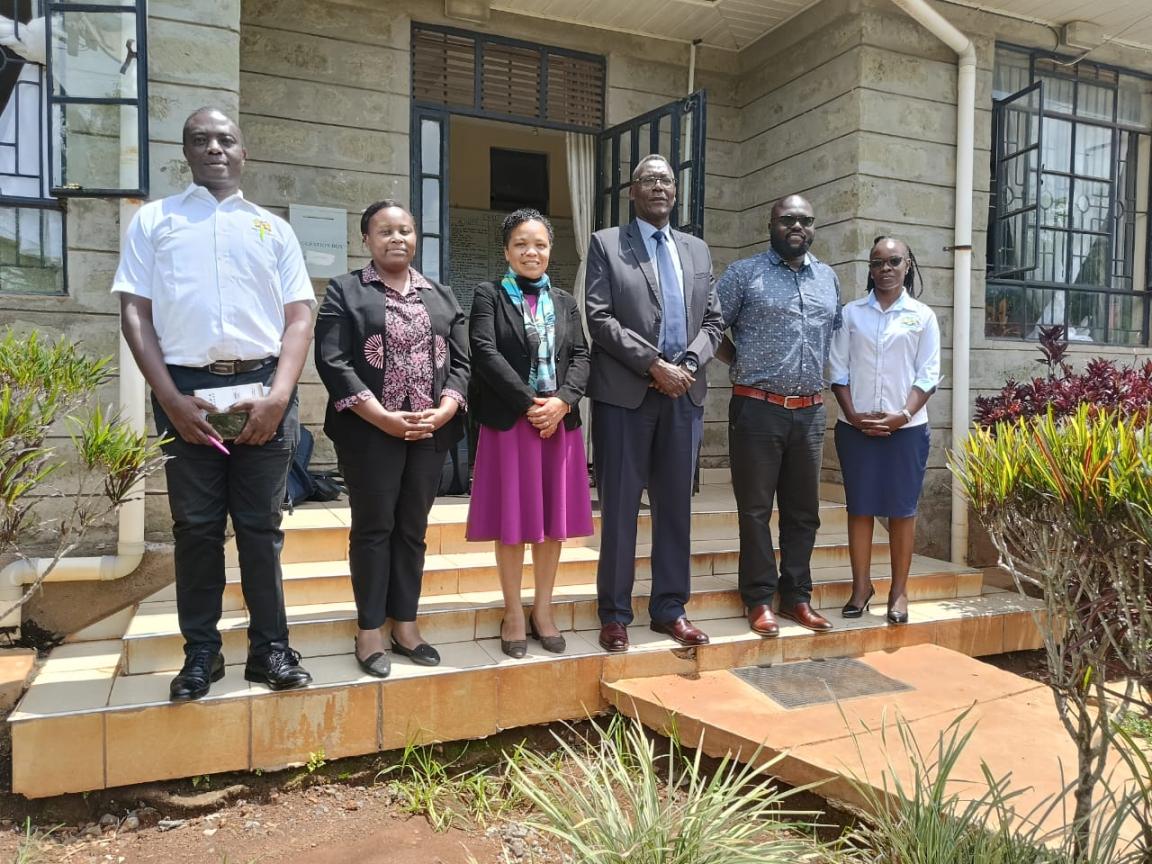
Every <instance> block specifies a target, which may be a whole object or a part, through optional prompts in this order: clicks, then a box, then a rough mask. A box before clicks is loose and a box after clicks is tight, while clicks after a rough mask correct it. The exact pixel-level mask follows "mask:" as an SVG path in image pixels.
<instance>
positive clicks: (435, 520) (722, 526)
mask: <svg viewBox="0 0 1152 864" xmlns="http://www.w3.org/2000/svg"><path fill="white" fill-rule="evenodd" d="M692 510H693V512H692V537H693V539H695V540H713V539H728V538H734V537H737V536H739V524H738V519H737V513H736V505H735V502H734V501H733V499H732V494H731V490H730V489H729V488H728V487H706V491H704V492H701V493H700V494H699V495H697V496H696V498H694V499H693V504H692ZM467 519H468V499H466V498H441V499H438V500H437V503H436V505H435V506H434V507H433V508H432V512H431V513H430V514H429V520H428V532H427V534H426V535H425V542H426V543H427V544H428V552H429V553H431V554H442V555H454V554H459V553H470V552H475V551H477V550H478V549H482V548H485V547H490V546H491V544H490V543H471V542H469V541H468V540H467V539H466V538H465V536H464V533H465V528H466V523H467ZM820 522H821V530H823V531H826V532H830V533H837V534H844V533H846V532H847V530H848V524H847V513H846V511H845V509H844V505H843V504H838V503H836V502H833V501H826V502H822V503H821V507H820ZM351 524H352V519H351V512H350V511H349V509H348V507H347V506H345V505H337V506H325V505H319V506H316V505H310V506H308V507H307V508H303V507H302V508H299V509H297V510H296V512H294V513H292V514H287V515H285V517H284V550H283V552H282V554H281V561H282V562H283V563H285V564H289V563H302V562H309V561H333V560H338V559H342V558H347V557H348V531H349V527H350V526H351ZM593 525H594V527H595V529H596V533H595V534H594V535H593V536H592V537H582V538H575V539H573V540H572V541H570V543H569V544H567V545H570V546H577V545H579V546H592V547H595V546H598V545H599V542H600V540H599V536H600V511H599V509H598V508H597V509H594V511H593ZM777 526H778V514H777V513H775V512H774V513H773V514H772V530H773V532H776V531H777ZM636 529H637V542H638V543H642V544H643V543H651V542H652V518H651V514H650V513H649V512H648V511H647V510H642V511H641V513H640V516H639V518H638V519H637V523H636ZM225 554H226V560H227V562H228V564H229V566H235V565H236V564H237V558H236V549H235V543H234V542H233V541H232V540H229V542H228V544H227V547H226V549H225Z"/></svg>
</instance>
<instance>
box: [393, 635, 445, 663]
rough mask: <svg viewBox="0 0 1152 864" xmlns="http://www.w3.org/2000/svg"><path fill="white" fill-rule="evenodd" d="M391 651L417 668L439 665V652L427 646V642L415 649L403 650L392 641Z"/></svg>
mask: <svg viewBox="0 0 1152 864" xmlns="http://www.w3.org/2000/svg"><path fill="white" fill-rule="evenodd" d="M392 650H393V651H395V652H396V653H397V654H399V655H400V656H401V657H407V658H408V659H409V660H411V661H412V662H413V663H415V664H416V665H417V666H439V665H440V652H439V651H437V650H436V649H435V648H433V647H432V646H431V645H429V644H428V643H427V642H421V643H420V644H419V645H417V646H416V647H415V648H405V647H404V646H403V645H401V644H400V643H399V642H397V641H396V640H395V639H393V640H392Z"/></svg>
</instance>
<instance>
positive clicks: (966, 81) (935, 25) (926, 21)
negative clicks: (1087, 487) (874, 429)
mask: <svg viewBox="0 0 1152 864" xmlns="http://www.w3.org/2000/svg"><path fill="white" fill-rule="evenodd" d="M892 2H893V3H895V4H896V5H897V6H899V7H900V8H901V9H903V10H904V11H905V12H907V13H908V14H909V15H910V16H911V17H912V18H914V19H915V20H916V21H917V22H919V24H920V25H921V26H923V27H924V28H925V29H927V30H928V31H930V32H931V33H932V35H934V36H936V37H937V38H938V39H940V41H942V42H944V43H945V44H946V45H947V46H948V47H949V48H951V49H952V50H953V51H955V52H956V55H957V60H956V67H957V68H956V73H957V74H956V213H955V225H956V235H955V240H954V241H953V247H952V256H953V257H952V450H953V452H959V450H960V448H961V447H962V446H963V444H964V439H965V438H967V437H968V429H969V425H970V423H971V412H970V410H969V402H970V398H971V393H970V389H971V382H970V376H969V372H970V369H971V363H972V164H973V150H974V147H975V128H976V49H975V48H974V47H973V46H972V40H971V39H969V38H968V37H967V36H965V35H964V34H963V33H961V32H960V31H959V30H957V29H956V28H955V27H954V26H953V25H952V24H951V23H950V22H949V21H948V20H947V19H946V18H945V17H944V16H943V15H941V14H940V13H939V12H937V11H936V10H935V9H933V8H932V7H931V6H929V5H928V3H927V2H926V0H892ZM967 552H968V502H967V500H966V499H965V497H964V491H963V487H962V486H961V485H960V481H959V479H958V478H957V477H956V476H955V475H953V476H952V560H953V562H955V563H957V564H963V563H965V557H966V555H967Z"/></svg>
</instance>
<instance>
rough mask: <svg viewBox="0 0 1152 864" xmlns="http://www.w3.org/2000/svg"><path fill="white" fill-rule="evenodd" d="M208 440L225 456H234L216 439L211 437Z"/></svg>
mask: <svg viewBox="0 0 1152 864" xmlns="http://www.w3.org/2000/svg"><path fill="white" fill-rule="evenodd" d="M208 440H209V441H211V442H212V446H213V447H215V448H216V449H217V450H219V451H220V452H221V453H223V454H224V455H225V456H231V455H232V454H231V453H229V452H228V448H227V447H225V446H224V445H223V444H222V443H221V442H219V441H217V440H216V439H215V438H212V437H211V436H209V438H208Z"/></svg>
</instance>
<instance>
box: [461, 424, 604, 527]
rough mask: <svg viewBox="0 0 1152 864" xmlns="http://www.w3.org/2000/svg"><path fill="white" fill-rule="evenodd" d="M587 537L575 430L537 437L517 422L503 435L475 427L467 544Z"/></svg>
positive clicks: (588, 512) (584, 468) (588, 515)
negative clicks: (478, 435)
mask: <svg viewBox="0 0 1152 864" xmlns="http://www.w3.org/2000/svg"><path fill="white" fill-rule="evenodd" d="M590 534H592V500H591V497H590V495H589V492H588V461H587V458H586V457H585V455H584V438H583V436H582V435H581V434H580V429H579V428H576V429H571V430H569V429H565V428H564V424H563V423H561V424H560V427H559V428H558V429H557V430H556V432H555V434H553V435H552V437H551V438H544V439H542V438H541V437H540V434H539V433H538V432H537V431H536V430H535V429H533V428H532V424H531V423H529V422H528V420H527V419H526V418H523V417H521V418H520V419H519V420H517V421H516V425H515V426H513V427H512V428H511V429H509V430H507V431H502V430H500V429H492V428H490V427H488V426H481V427H480V439H479V441H478V442H477V445H476V458H475V462H474V470H473V474H472V500H471V502H470V503H469V505H468V533H467V536H468V539H469V540H499V541H500V542H501V543H508V544H515V543H541V542H543V541H545V540H567V539H568V538H569V537H587V536H589V535H590Z"/></svg>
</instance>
